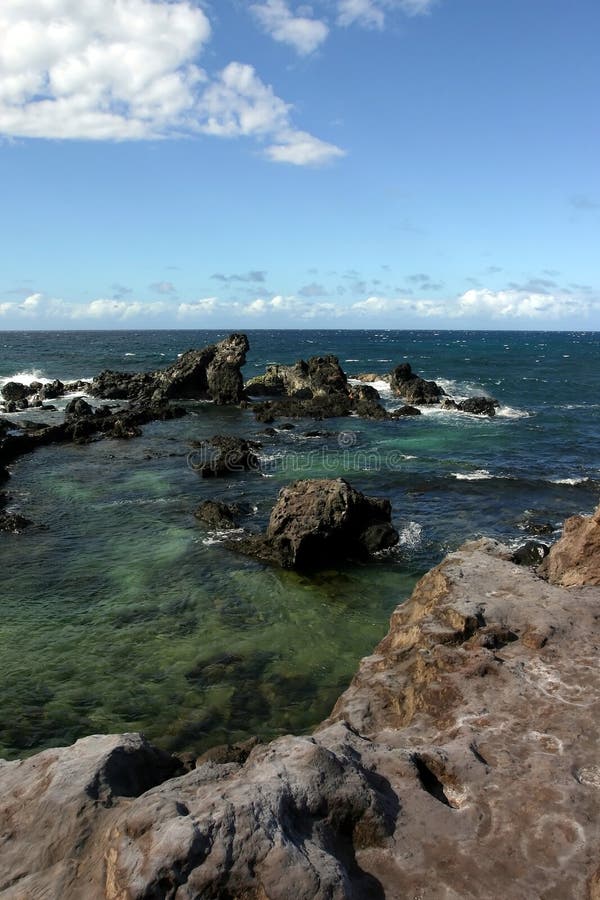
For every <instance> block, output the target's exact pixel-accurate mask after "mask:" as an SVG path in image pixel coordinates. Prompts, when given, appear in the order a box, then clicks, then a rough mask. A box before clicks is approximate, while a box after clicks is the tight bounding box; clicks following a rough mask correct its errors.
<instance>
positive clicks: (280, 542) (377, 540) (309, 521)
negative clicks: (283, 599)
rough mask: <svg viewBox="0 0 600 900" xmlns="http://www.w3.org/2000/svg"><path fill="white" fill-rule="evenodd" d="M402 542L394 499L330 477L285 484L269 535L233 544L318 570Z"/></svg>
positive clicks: (288, 566) (281, 563) (282, 563)
mask: <svg viewBox="0 0 600 900" xmlns="http://www.w3.org/2000/svg"><path fill="white" fill-rule="evenodd" d="M397 542H398V532H397V531H396V529H395V528H394V527H393V526H392V524H391V506H390V503H389V501H388V500H384V499H379V498H375V497H366V496H365V495H364V494H361V493H360V491H357V490H355V489H354V488H353V487H352V486H351V485H350V484H348V482H347V481H344V479H343V478H337V479H325V478H324V479H307V480H303V481H295V482H293V483H292V484H290V485H288V486H287V487H284V488H282V490H281V491H280V492H279V496H278V498H277V502H276V504H275V506H274V507H273V511H272V512H271V517H270V519H269V525H268V527H267V530H266V532H265V534H264V535H250V536H249V537H247V538H244V539H243V540H241V541H235V542H231V543H230V545H229V546H230V547H231V549H234V550H239V551H241V552H243V553H246V554H248V555H250V556H255V557H257V558H258V559H262V560H264V561H266V562H270V563H274V564H275V565H278V566H281V567H282V568H285V569H291V568H295V569H318V568H323V567H324V566H330V565H332V564H335V563H337V562H340V561H342V560H347V559H355V560H356V559H359V560H360V559H366V558H368V556H369V555H370V554H372V553H375V552H377V551H379V550H385V549H387V548H389V547H392V546H393V545H394V544H396V543H397Z"/></svg>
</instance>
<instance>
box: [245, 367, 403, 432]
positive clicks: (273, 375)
mask: <svg viewBox="0 0 600 900" xmlns="http://www.w3.org/2000/svg"><path fill="white" fill-rule="evenodd" d="M246 391H247V392H248V393H249V394H250V395H251V396H256V397H265V396H267V397H275V398H277V399H275V400H266V401H263V402H262V403H256V404H255V406H254V414H255V416H256V418H257V420H258V421H259V422H267V423H268V422H273V421H274V420H275V419H278V418H281V417H283V416H285V417H286V418H304V417H307V418H313V419H328V418H333V417H335V416H348V415H350V413H351V412H357V413H358V415H360V416H364V417H365V418H374V419H385V418H387V412H386V410H385V409H384V408H383V406H381V404H380V403H379V400H380V397H379V394H378V393H377V391H376V390H375V388H373V387H367V386H365V385H354V386H353V385H350V384H349V383H348V378H347V376H346V374H345V372H344V371H343V370H342V368H341V366H340V364H339V360H338V358H337V356H313V357H311V358H310V359H309V360H308V362H305V361H304V360H302V359H301V360H299V361H298V362H297V363H295V364H294V365H293V366H283V365H273V366H268V367H267V370H266V372H265V374H264V375H258V376H257V377H256V378H252V379H250V381H248V382H247V384H246Z"/></svg>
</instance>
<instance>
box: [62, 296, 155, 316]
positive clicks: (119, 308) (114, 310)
mask: <svg viewBox="0 0 600 900" xmlns="http://www.w3.org/2000/svg"><path fill="white" fill-rule="evenodd" d="M63 309H64V311H65V312H66V314H67V316H68V318H71V319H105V318H109V319H117V320H122V319H132V318H134V317H135V316H155V315H160V314H161V313H164V312H166V311H167V310H168V309H169V307H168V306H167V305H166V304H165V303H140V302H139V301H137V300H131V301H126V300H104V299H98V300H92V301H91V302H90V303H87V304H81V305H80V304H75V305H73V306H71V307H69V306H64V305H63Z"/></svg>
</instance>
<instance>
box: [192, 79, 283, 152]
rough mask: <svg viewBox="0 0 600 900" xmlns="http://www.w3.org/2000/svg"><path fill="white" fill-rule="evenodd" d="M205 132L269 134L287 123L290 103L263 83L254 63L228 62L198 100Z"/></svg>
mask: <svg viewBox="0 0 600 900" xmlns="http://www.w3.org/2000/svg"><path fill="white" fill-rule="evenodd" d="M200 111H201V114H202V116H203V119H204V122H203V125H202V130H203V131H204V132H205V133H206V134H215V135H218V136H220V137H237V136H238V135H251V134H254V135H268V134H272V133H273V132H279V131H282V130H284V129H286V128H287V127H288V124H289V115H290V106H289V105H288V104H287V103H284V101H283V100H281V99H280V98H279V97H277V96H276V95H275V93H274V91H273V88H272V87H271V86H270V85H266V84H263V82H262V81H261V80H260V78H259V77H258V75H257V74H256V72H255V70H254V68H253V66H249V65H244V64H242V63H238V62H232V63H229V65H228V66H226V67H225V68H224V69H223V71H222V72H221V73H220V75H219V78H218V79H216V80H215V81H214V82H213V83H212V84H211V85H210V86H209V87H208V88H207V89H206V91H205V92H204V95H203V97H202V100H201V103H200Z"/></svg>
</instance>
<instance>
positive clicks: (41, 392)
mask: <svg viewBox="0 0 600 900" xmlns="http://www.w3.org/2000/svg"><path fill="white" fill-rule="evenodd" d="M64 393H65V386H64V384H63V383H62V381H59V379H58V378H56V379H55V380H54V381H51V382H50V383H49V384H43V385H42V386H41V388H39V389H38V392H37V395H38V397H39V399H40V400H56V398H57V397H62V396H63V394H64Z"/></svg>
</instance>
